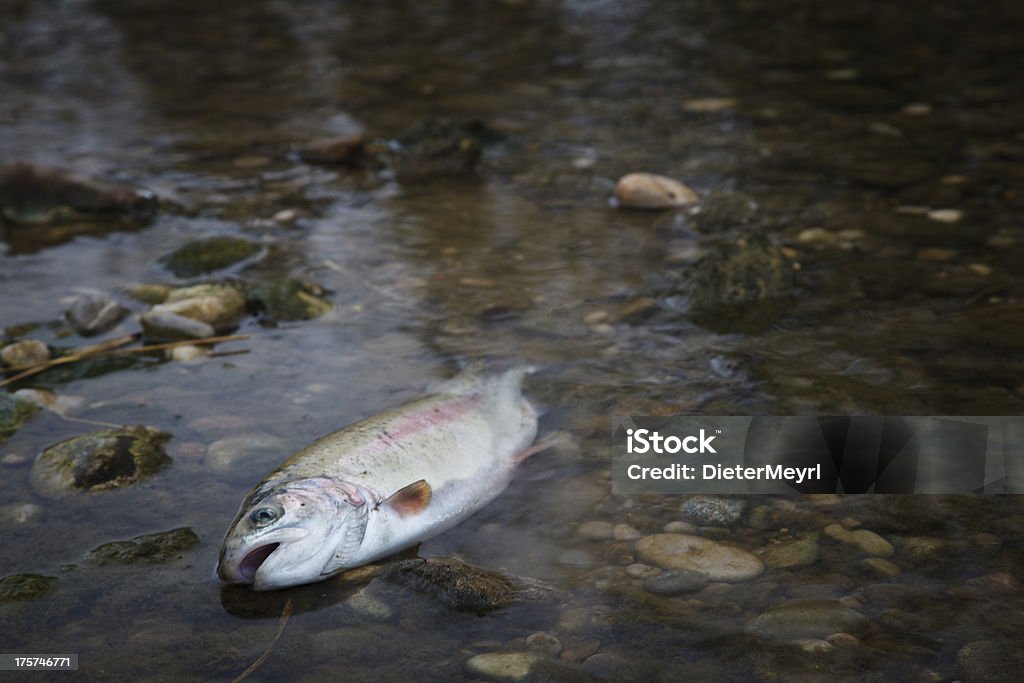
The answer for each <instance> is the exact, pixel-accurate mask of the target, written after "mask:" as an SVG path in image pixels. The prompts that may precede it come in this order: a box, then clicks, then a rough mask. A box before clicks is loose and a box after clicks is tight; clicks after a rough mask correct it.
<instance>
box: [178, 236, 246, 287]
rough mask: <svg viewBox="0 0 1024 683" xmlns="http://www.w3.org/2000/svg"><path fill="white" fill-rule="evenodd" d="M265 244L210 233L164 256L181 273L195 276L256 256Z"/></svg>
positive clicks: (179, 275) (185, 275) (186, 275)
mask: <svg viewBox="0 0 1024 683" xmlns="http://www.w3.org/2000/svg"><path fill="white" fill-rule="evenodd" d="M260 249H262V247H261V246H260V245H259V244H257V243H255V242H250V241H249V240H245V239H242V238H240V237H211V238H209V239H204V240H196V241H194V242H189V243H188V244H186V245H185V246H183V247H180V248H178V249H176V250H175V251H172V252H171V253H170V254H168V255H167V256H165V257H163V258H162V259H161V263H163V264H164V265H165V266H166V267H167V269H168V270H170V271H171V272H172V273H174V274H175V275H176V276H178V277H195V276H196V275H202V274H204V273H212V272H213V271H216V270H220V269H222V268H227V267H228V266H231V265H234V264H236V263H238V262H240V261H244V260H245V259H247V258H250V257H252V256H255V255H256V254H257V253H259V251H260Z"/></svg>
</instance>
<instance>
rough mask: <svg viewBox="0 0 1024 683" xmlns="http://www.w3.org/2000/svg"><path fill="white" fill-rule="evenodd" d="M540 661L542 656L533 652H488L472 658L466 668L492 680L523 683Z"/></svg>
mask: <svg viewBox="0 0 1024 683" xmlns="http://www.w3.org/2000/svg"><path fill="white" fill-rule="evenodd" d="M540 660H541V657H540V655H537V654H534V653H532V652H488V653H486V654H482V655H476V656H475V657H471V658H470V659H469V661H468V662H466V668H467V669H469V670H470V671H471V672H472V673H475V674H480V675H483V676H490V677H491V678H498V679H503V680H508V681H521V680H523V679H524V678H526V677H527V676H529V675H530V669H532V668H533V665H534V664H536V663H537V662H538V661H540Z"/></svg>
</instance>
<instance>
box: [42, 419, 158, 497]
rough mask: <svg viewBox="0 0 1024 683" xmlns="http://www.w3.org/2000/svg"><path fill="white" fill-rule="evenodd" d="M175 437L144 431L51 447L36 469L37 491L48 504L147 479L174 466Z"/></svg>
mask: <svg viewBox="0 0 1024 683" xmlns="http://www.w3.org/2000/svg"><path fill="white" fill-rule="evenodd" d="M170 438H171V437H170V434H166V433H164V432H161V431H159V430H156V429H150V428H149V427H144V426H143V425H138V426H136V427H122V428H120V429H104V430H100V431H96V432H90V433H89V434H83V435H82V436H76V437H74V438H71V439H68V440H67V441H62V442H60V443H58V444H56V445H54V446H50V447H49V448H47V449H46V450H44V451H43V452H42V453H40V454H39V457H37V458H36V461H35V464H34V465H33V466H32V486H33V488H35V490H36V492H37V493H39V494H40V495H43V496H47V497H49V498H57V497H60V496H66V495H69V494H71V493H75V492H76V491H102V490H106V489H112V488H117V487H119V486H124V485H126V484H131V483H133V482H135V481H138V480H139V479H142V478H144V477H148V476H150V475H152V474H154V473H156V472H157V471H159V470H160V469H161V468H163V467H164V466H166V465H167V464H169V463H170V462H171V459H170V457H169V456H168V455H167V453H165V452H164V448H163V445H164V443H166V441H167V440H168V439H170Z"/></svg>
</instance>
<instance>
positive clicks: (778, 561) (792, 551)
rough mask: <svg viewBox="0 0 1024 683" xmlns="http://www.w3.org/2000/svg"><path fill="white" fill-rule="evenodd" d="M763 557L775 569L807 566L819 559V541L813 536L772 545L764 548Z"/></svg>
mask: <svg viewBox="0 0 1024 683" xmlns="http://www.w3.org/2000/svg"><path fill="white" fill-rule="evenodd" d="M761 559H762V560H764V563H765V565H767V566H769V567H772V568H773V569H791V568H794V567H806V566H807V565H809V564H814V562H815V561H817V559H818V542H817V541H815V540H814V539H813V538H803V539H800V540H796V541H787V542H785V543H779V544H777V545H770V546H768V547H767V548H766V549H765V550H764V552H763V554H762V555H761Z"/></svg>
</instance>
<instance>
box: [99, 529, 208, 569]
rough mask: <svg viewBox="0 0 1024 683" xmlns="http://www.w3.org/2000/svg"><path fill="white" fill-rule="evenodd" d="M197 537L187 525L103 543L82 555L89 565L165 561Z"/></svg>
mask: <svg viewBox="0 0 1024 683" xmlns="http://www.w3.org/2000/svg"><path fill="white" fill-rule="evenodd" d="M197 543H199V537H198V536H196V534H195V532H194V531H192V529H190V528H188V527H181V528H178V529H172V530H170V531H161V532H159V533H156V534H146V535H144V536H136V537H135V538H133V539H131V540H128V541H114V542H112V543H104V544H103V545H101V546H100V547H98V548H96V549H94V550H91V551H89V554H88V555H86V556H85V559H86V561H87V562H91V563H93V564H98V565H104V564H134V563H136V562H146V563H149V564H158V563H161V562H168V561H170V560H173V559H175V558H177V557H179V556H180V555H181V553H182V552H183V551H185V550H188V549H189V548H191V547H192V546H194V545H195V544H197Z"/></svg>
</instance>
